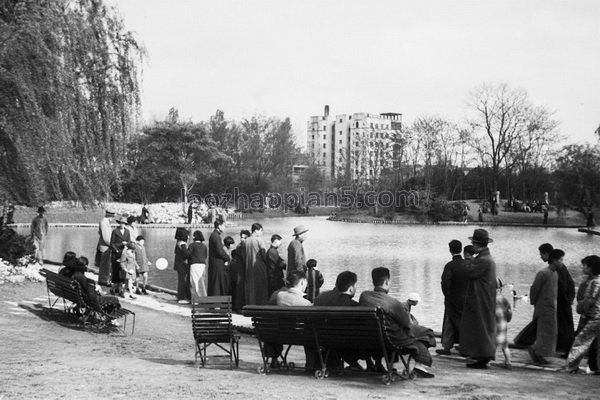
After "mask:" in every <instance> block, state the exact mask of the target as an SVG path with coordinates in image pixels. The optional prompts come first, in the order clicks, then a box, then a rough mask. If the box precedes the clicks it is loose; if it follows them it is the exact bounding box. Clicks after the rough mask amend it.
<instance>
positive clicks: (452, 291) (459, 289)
mask: <svg viewBox="0 0 600 400" xmlns="http://www.w3.org/2000/svg"><path fill="white" fill-rule="evenodd" d="M448 248H449V250H450V254H451V255H452V261H450V262H448V263H447V264H446V266H445V267H444V272H443V273H442V292H443V293H444V306H445V311H444V323H443V328H442V347H443V348H442V349H439V350H436V352H437V353H438V354H444V355H449V354H450V349H452V347H453V346H454V344H455V343H458V342H459V340H458V339H459V337H460V335H459V332H460V331H459V329H460V320H461V318H462V311H463V307H464V305H465V294H466V292H467V285H468V282H469V280H468V279H467V276H466V272H465V265H464V264H465V263H464V260H463V258H462V256H461V254H460V252H461V251H462V243H461V242H460V241H458V240H452V241H451V242H450V243H448Z"/></svg>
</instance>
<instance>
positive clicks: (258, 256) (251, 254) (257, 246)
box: [244, 222, 269, 305]
mask: <svg viewBox="0 0 600 400" xmlns="http://www.w3.org/2000/svg"><path fill="white" fill-rule="evenodd" d="M250 230H251V236H250V237H249V238H248V239H246V241H245V242H244V257H245V263H246V268H245V271H246V276H245V282H244V290H245V296H246V304H247V305H262V304H267V301H268V300H269V296H268V294H269V283H268V278H267V265H266V260H265V259H266V249H265V247H264V245H263V242H262V234H263V227H262V225H261V224H259V223H258V222H255V223H253V224H252V227H251V229H250Z"/></svg>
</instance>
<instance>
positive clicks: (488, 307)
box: [459, 248, 496, 360]
mask: <svg viewBox="0 0 600 400" xmlns="http://www.w3.org/2000/svg"><path fill="white" fill-rule="evenodd" d="M465 271H466V275H467V278H468V279H469V284H468V286H467V294H466V297H465V307H464V308H463V315H462V319H461V323H460V338H459V339H460V352H461V354H464V355H467V356H469V357H471V358H474V359H487V360H493V359H494V358H495V354H496V263H495V262H494V259H493V258H492V256H491V254H490V250H489V249H488V248H484V249H483V250H481V252H480V253H479V254H478V255H477V257H476V258H475V259H466V260H465Z"/></svg>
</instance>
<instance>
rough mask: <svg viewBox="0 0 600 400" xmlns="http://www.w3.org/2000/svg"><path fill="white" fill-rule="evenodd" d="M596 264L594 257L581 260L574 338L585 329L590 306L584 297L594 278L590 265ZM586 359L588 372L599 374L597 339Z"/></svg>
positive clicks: (593, 342)
mask: <svg viewBox="0 0 600 400" xmlns="http://www.w3.org/2000/svg"><path fill="white" fill-rule="evenodd" d="M596 263H600V258H599V257H598V256H596V255H593V256H587V257H584V258H583V259H582V260H581V267H582V274H583V281H582V282H581V284H580V285H579V288H578V289H577V295H576V299H577V308H576V310H577V314H579V323H578V324H577V329H576V330H575V337H577V335H579V334H580V333H581V332H582V331H583V328H584V327H585V325H586V324H587V322H588V317H587V316H586V314H587V313H588V311H589V306H590V304H589V298H586V297H585V295H586V291H587V289H588V287H589V285H590V284H591V283H592V282H593V281H594V278H595V277H594V275H593V274H592V265H594V264H596ZM573 346H574V345H573ZM571 349H573V348H571ZM587 359H588V368H589V369H590V371H592V372H594V373H595V374H600V372H598V371H599V369H598V340H597V339H594V340H593V341H592V343H591V344H590V348H589V350H588V352H587Z"/></svg>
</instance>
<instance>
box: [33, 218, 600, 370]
mask: <svg viewBox="0 0 600 400" xmlns="http://www.w3.org/2000/svg"><path fill="white" fill-rule="evenodd" d="M38 212H39V215H38V217H36V219H34V221H33V222H32V228H31V229H32V236H33V237H34V239H36V237H37V238H38V240H36V258H38V259H40V260H41V257H42V252H43V236H45V234H46V233H47V221H45V218H44V217H43V214H44V212H45V210H44V209H43V207H40V209H39V210H38ZM113 217H115V213H114V212H112V211H109V210H107V211H106V212H105V216H104V218H103V219H102V220H101V221H100V223H99V230H98V233H99V240H98V245H97V253H96V257H95V264H96V265H97V266H98V269H99V276H98V284H99V285H100V286H105V287H106V288H107V290H108V292H110V293H108V292H105V291H103V290H99V291H98V292H97V293H95V294H92V293H90V294H89V295H98V296H100V297H101V298H104V300H103V301H102V302H103V303H104V304H105V305H107V306H109V307H113V306H118V300H116V299H117V297H116V296H121V297H125V296H126V295H127V297H129V298H131V299H135V298H136V295H139V294H147V291H146V285H147V282H148V273H149V266H150V265H152V264H151V262H150V261H149V260H148V258H147V256H146V251H145V243H144V242H145V240H144V237H143V236H142V235H140V234H139V230H138V227H137V226H136V223H137V222H138V218H137V217H133V216H131V217H128V218H126V217H124V216H116V222H117V225H118V226H117V227H116V228H114V229H112V228H111V219H112V218H113ZM213 225H214V230H213V231H212V233H211V234H210V236H209V238H208V246H207V245H206V244H205V241H206V240H205V238H204V234H203V233H202V232H201V231H200V230H196V231H194V232H193V234H192V235H191V236H192V240H191V241H190V231H189V230H188V229H186V228H177V229H176V232H175V242H176V243H175V250H174V263H173V268H174V269H175V271H176V272H177V276H178V284H177V300H178V302H179V303H182V304H190V303H194V302H196V301H197V300H199V299H200V298H202V297H205V296H231V297H232V308H233V310H234V311H236V312H241V310H242V308H243V307H244V306H245V305H264V304H271V305H280V306H311V305H313V304H314V305H317V306H358V305H360V306H373V307H380V308H382V309H383V310H384V312H385V314H386V316H387V318H388V320H389V322H390V330H389V332H388V334H389V335H390V338H391V339H392V340H393V341H394V342H395V343H396V344H397V345H398V346H399V347H402V348H406V349H410V350H411V351H412V353H413V357H414V359H415V361H416V365H415V368H414V371H415V373H416V374H417V375H418V376H420V377H425V378H431V377H433V374H432V373H431V372H430V371H429V370H428V367H430V366H431V365H432V357H431V355H430V353H429V350H428V348H430V347H435V346H436V340H435V337H434V334H433V331H432V330H431V329H429V328H427V327H424V326H421V325H419V323H418V321H417V320H416V319H415V318H414V316H412V314H411V312H410V311H411V306H413V305H416V304H417V303H418V301H419V296H418V294H415V293H412V294H410V295H409V296H407V300H406V301H404V302H401V301H399V300H398V299H396V298H394V297H392V296H390V295H389V294H388V291H389V289H390V286H391V274H390V271H389V269H388V268H385V267H377V268H374V269H373V270H372V272H371V276H372V284H373V290H368V291H364V292H363V293H361V294H360V296H359V298H358V301H356V300H354V299H353V298H354V297H355V295H356V283H357V275H356V274H355V273H354V272H352V271H344V272H342V273H340V274H339V275H338V276H337V279H336V282H335V286H334V288H333V289H332V290H330V291H325V292H321V288H322V287H323V285H324V279H323V275H322V273H321V272H320V271H319V270H318V268H317V264H318V263H317V260H315V259H307V257H306V254H305V251H304V247H303V242H304V241H305V240H306V238H307V235H308V231H309V230H308V228H306V227H305V226H303V225H300V226H296V227H295V228H294V230H293V232H292V233H291V237H292V240H291V241H290V243H289V245H288V247H287V260H284V259H283V258H282V257H281V256H280V247H281V245H282V242H283V237H282V236H281V235H279V234H275V235H272V236H271V238H270V246H269V247H266V246H265V245H264V244H263V239H262V235H263V227H262V225H261V224H259V223H254V224H252V226H251V229H250V230H241V232H240V235H239V241H238V243H237V245H236V243H235V239H234V238H233V237H231V236H226V237H222V234H223V225H224V221H223V219H221V218H215V221H214V224H213ZM36 232H41V233H42V234H41V235H38V236H36ZM40 237H41V239H40ZM469 240H470V241H471V245H468V246H465V247H464V249H463V246H462V243H461V242H460V241H458V240H452V241H451V242H450V243H449V252H450V254H451V258H452V259H451V260H450V261H449V262H448V263H447V264H446V265H445V267H444V271H443V273H442V277H441V289H442V292H443V294H444V297H445V301H444V305H445V313H444V321H443V329H442V338H441V345H442V348H441V349H437V350H436V352H437V353H438V354H440V355H450V354H452V353H453V351H456V352H457V353H458V354H459V355H461V356H463V357H466V358H467V364H466V366H467V367H469V368H476V369H482V368H487V366H488V363H489V362H490V361H491V360H494V359H495V354H496V350H497V349H501V350H502V353H503V355H504V362H503V363H502V364H500V365H501V366H503V367H505V368H511V367H512V364H511V357H510V351H509V347H508V337H507V324H508V323H509V322H510V320H511V316H512V310H511V302H510V301H509V300H508V299H507V298H506V297H504V295H503V290H504V291H507V295H508V297H509V298H510V299H512V297H513V290H512V287H510V286H504V285H503V284H502V281H501V280H500V279H498V278H497V276H496V264H495V261H494V259H493V257H492V255H491V253H490V249H489V248H488V245H489V243H492V242H493V240H492V239H491V238H490V237H489V233H488V232H487V231H486V230H485V229H476V230H475V231H474V233H473V236H472V237H469ZM538 250H539V253H540V257H541V259H542V260H543V261H544V262H545V263H547V266H546V267H545V268H542V269H541V270H540V271H539V272H538V273H537V275H536V277H535V279H534V281H533V283H532V286H531V289H530V296H529V298H530V301H531V304H532V305H533V306H534V313H533V318H532V321H531V323H530V324H528V325H527V326H526V327H525V328H524V329H523V330H522V331H521V332H520V333H519V334H518V335H517V336H516V337H515V340H514V342H515V344H516V345H519V346H522V347H525V348H527V350H528V352H529V356H530V358H531V361H532V362H533V363H534V364H538V365H546V364H549V361H548V360H547V357H552V356H555V355H559V356H560V357H562V358H565V359H566V364H565V367H564V369H565V370H567V371H569V372H570V373H577V372H579V371H580V368H579V365H580V363H581V361H582V360H583V359H584V358H585V357H587V358H588V371H590V372H592V373H595V374H599V371H598V364H597V359H598V355H599V354H598V352H599V349H598V346H597V341H598V336H600V257H598V256H596V255H590V256H586V257H585V258H583V259H582V260H581V264H582V270H583V273H584V275H585V276H586V279H585V280H584V282H582V283H581V285H580V286H579V289H578V290H577V292H576V291H575V284H574V282H573V279H572V278H571V275H570V274H569V271H568V269H567V268H566V266H565V265H564V263H563V257H564V255H565V253H564V251H562V250H560V249H554V248H553V247H552V245H550V244H548V243H545V244H542V245H541V246H540V247H539V249H538ZM63 264H64V266H65V267H64V268H63V270H62V273H63V274H65V275H67V276H70V277H72V278H73V279H75V280H81V279H82V278H81V276H83V275H79V274H80V273H82V272H83V271H85V269H86V266H87V259H86V258H85V257H79V258H76V257H75V255H74V254H69V253H68V254H66V255H65V260H63ZM165 266H166V265H165ZM82 285H83V281H82ZM574 301H577V313H579V314H580V319H579V323H578V326H577V329H575V327H574V323H573V315H572V305H573V302H574ZM280 351H281V349H277V348H274V349H270V354H269V357H270V358H271V362H272V364H274V365H276V364H277V363H278V358H279V357H280V356H281V354H280ZM312 353H314V352H312ZM312 353H311V352H309V351H307V352H306V368H307V369H309V370H310V369H314V368H316V367H315V362H316V357H315V356H314V354H312ZM341 358H342V359H343V361H345V362H346V363H347V364H348V365H349V368H355V369H363V367H362V366H361V364H359V360H363V361H364V362H365V364H366V366H367V369H369V370H374V371H380V370H383V369H384V366H383V365H382V362H381V359H382V357H381V356H378V355H374V354H363V353H361V352H358V353H356V352H351V351H349V352H347V354H342V355H341Z"/></svg>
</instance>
